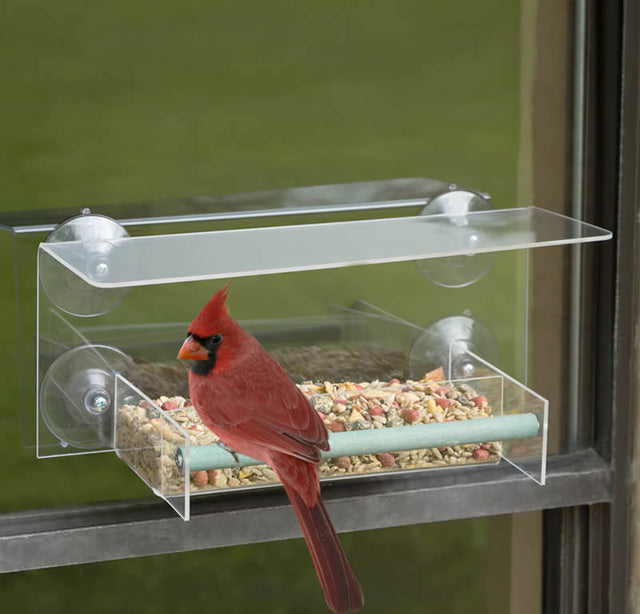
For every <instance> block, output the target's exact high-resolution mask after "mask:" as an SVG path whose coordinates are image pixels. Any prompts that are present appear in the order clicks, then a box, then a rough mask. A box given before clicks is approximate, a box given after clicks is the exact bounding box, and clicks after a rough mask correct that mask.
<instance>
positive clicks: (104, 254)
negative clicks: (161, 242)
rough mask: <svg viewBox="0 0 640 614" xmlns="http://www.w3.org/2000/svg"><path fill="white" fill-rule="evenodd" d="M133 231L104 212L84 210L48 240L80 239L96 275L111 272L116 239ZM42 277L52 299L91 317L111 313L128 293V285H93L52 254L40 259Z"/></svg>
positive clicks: (88, 267)
mask: <svg viewBox="0 0 640 614" xmlns="http://www.w3.org/2000/svg"><path fill="white" fill-rule="evenodd" d="M128 236H129V233H127V231H126V230H125V229H124V228H123V227H122V226H120V224H118V222H116V221H114V220H112V219H111V218H109V217H106V216H104V215H95V214H92V213H91V212H90V211H89V209H83V211H82V214H81V215H78V216H76V217H73V218H71V219H69V220H67V221H65V222H63V223H62V224H60V225H59V226H58V227H57V228H56V229H55V230H53V231H52V232H51V234H50V235H49V236H48V237H47V243H60V242H67V241H78V242H81V244H82V249H83V250H84V251H85V252H86V264H85V266H86V272H87V275H88V277H90V278H92V279H100V278H101V277H105V276H106V275H107V274H108V272H109V262H110V258H109V254H110V253H111V251H112V250H113V243H112V241H113V240H115V239H122V238H124V237H128ZM40 280H41V283H42V287H43V289H44V291H45V293H46V295H47V296H48V297H49V300H50V301H51V302H52V303H53V304H54V305H56V307H58V308H60V309H62V310H63V311H65V312H66V313H69V314H71V315H74V316H82V317H91V316H97V315H101V314H103V313H107V312H108V311H110V310H111V309H113V308H114V307H116V306H117V305H118V304H119V303H120V302H121V301H122V300H123V299H124V297H125V296H126V294H127V292H128V289H127V288H115V289H104V288H95V287H93V286H90V285H89V284H87V283H86V282H85V281H83V280H82V279H80V278H79V277H78V276H77V275H75V274H74V273H72V272H71V271H69V270H68V269H67V268H66V267H64V266H62V265H61V264H60V263H58V262H57V261H56V260H54V259H53V258H51V257H50V256H44V257H43V258H42V260H41V262H40Z"/></svg>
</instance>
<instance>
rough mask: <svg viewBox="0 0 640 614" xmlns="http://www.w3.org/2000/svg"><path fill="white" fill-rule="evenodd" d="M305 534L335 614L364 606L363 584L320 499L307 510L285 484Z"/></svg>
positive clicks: (291, 489)
mask: <svg viewBox="0 0 640 614" xmlns="http://www.w3.org/2000/svg"><path fill="white" fill-rule="evenodd" d="M284 487H285V490H286V491H287V494H288V495H289V499H290V500H291V504H292V505H293V509H294V511H295V513H296V516H297V517H298V520H299V522H300V526H301V527H302V532H303V533H304V536H305V539H306V540H307V545H308V546H309V552H310V553H311V558H312V559H313V563H314V565H315V567H316V572H317V574H318V578H319V579H320V584H321V585H322V590H323V591H324V597H325V599H326V601H327V605H328V606H329V608H330V609H331V610H332V611H333V612H335V613H336V614H346V613H347V612H354V611H356V610H359V609H360V608H361V607H362V606H363V604H364V596H363V595H362V589H361V588H360V584H359V583H358V580H357V579H356V577H355V574H354V573H353V570H352V569H351V565H349V561H347V557H346V556H345V554H344V552H343V550H342V546H340V542H339V541H338V536H337V535H336V531H335V529H334V528H333V524H332V523H331V519H330V518H329V514H327V510H326V509H325V507H324V504H323V503H322V499H320V498H318V503H317V504H316V505H315V506H314V507H308V506H307V504H306V503H305V502H304V501H303V499H302V497H300V495H299V494H298V493H297V492H296V490H295V489H294V487H292V486H289V485H287V484H286V483H285V484H284Z"/></svg>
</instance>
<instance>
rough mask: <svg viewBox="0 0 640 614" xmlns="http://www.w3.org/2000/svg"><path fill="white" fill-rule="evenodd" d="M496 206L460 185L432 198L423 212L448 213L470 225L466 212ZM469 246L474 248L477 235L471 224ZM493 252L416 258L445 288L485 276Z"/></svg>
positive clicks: (458, 223)
mask: <svg viewBox="0 0 640 614" xmlns="http://www.w3.org/2000/svg"><path fill="white" fill-rule="evenodd" d="M490 209H493V207H492V206H491V204H490V203H489V202H488V201H487V200H486V198H485V197H484V196H482V195H480V194H478V193H476V192H472V191H470V190H459V189H457V188H455V189H452V190H450V191H448V192H443V193H442V194H439V195H438V196H435V197H434V198H432V199H431V200H430V201H429V203H428V204H427V205H425V206H424V208H423V209H422V211H420V215H436V214H446V215H447V216H449V219H450V222H451V224H453V225H456V226H467V225H469V220H468V219H467V217H466V214H467V213H471V212H472V211H488V210H490ZM469 230H470V233H469V237H468V243H469V248H470V249H473V247H474V246H475V244H476V243H477V241H478V237H477V236H475V235H474V234H473V232H472V229H471V228H469ZM495 259H496V255H495V254H494V253H486V254H484V253H483V254H473V255H469V256H466V255H465V256H449V257H446V258H430V259H426V260H418V261H416V266H417V267H418V270H419V271H420V272H421V273H422V274H423V275H424V276H425V277H426V278H427V279H428V280H429V281H432V282H433V283H434V284H437V285H439V286H443V287H445V288H464V287H465V286H469V285H471V284H473V283H475V282H476V281H478V280H479V279H482V278H483V277H484V276H485V275H486V274H487V273H488V272H489V271H490V270H491V268H492V267H493V264H494V262H495Z"/></svg>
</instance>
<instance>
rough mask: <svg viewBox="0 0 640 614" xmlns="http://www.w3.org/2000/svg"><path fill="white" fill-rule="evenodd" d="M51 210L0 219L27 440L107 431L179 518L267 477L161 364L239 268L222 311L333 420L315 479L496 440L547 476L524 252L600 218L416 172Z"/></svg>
mask: <svg viewBox="0 0 640 614" xmlns="http://www.w3.org/2000/svg"><path fill="white" fill-rule="evenodd" d="M69 213H70V212H69V211H64V212H63V211H58V212H49V213H47V215H48V216H49V219H45V220H44V221H43V222H42V223H38V224H34V223H33V219H34V218H33V217H32V216H29V215H27V214H15V215H5V216H3V217H2V218H0V225H1V226H2V227H4V228H6V229H8V230H10V231H11V232H12V233H13V236H14V241H15V249H16V257H17V261H18V267H17V271H19V272H20V273H19V275H18V301H19V310H20V314H21V315H23V316H24V315H25V314H26V315H27V316H29V314H33V320H30V319H28V318H25V317H23V318H22V319H21V320H20V322H19V330H20V333H21V337H22V342H21V343H22V355H23V364H22V370H23V381H24V386H25V389H24V394H23V398H24V408H23V409H24V411H25V416H26V418H27V420H26V422H27V423H29V422H31V424H32V426H33V429H32V430H33V432H34V433H35V441H34V442H33V443H34V444H35V447H36V452H37V456H38V457H39V458H44V457H50V456H61V455H71V454H87V453H96V452H105V451H115V452H116V453H117V454H118V456H119V457H120V458H121V459H123V460H124V461H125V462H126V463H127V464H129V465H130V466H131V468H132V469H133V470H134V471H135V472H136V473H137V474H138V475H139V476H140V477H141V478H142V479H143V480H144V481H145V482H146V483H147V484H148V485H149V486H150V487H151V488H152V489H153V491H154V492H155V493H156V494H157V495H159V496H161V497H163V498H164V499H166V500H167V501H168V502H169V503H170V504H171V505H172V506H173V507H174V508H175V509H176V511H177V512H178V513H179V514H180V515H181V516H182V517H183V518H184V519H185V520H187V519H188V518H189V503H190V496H191V495H192V494H201V493H211V492H214V491H221V490H228V489H234V488H235V489H241V488H248V487H265V486H268V485H270V484H273V483H276V480H275V476H274V475H273V472H272V471H271V470H270V469H269V468H268V467H265V466H260V465H259V463H258V461H255V460H254V459H251V458H247V457H243V456H242V455H237V454H235V453H233V451H230V450H227V449H226V448H225V447H223V446H221V445H219V443H218V442H217V441H216V438H215V436H213V434H212V433H210V432H208V431H207V430H206V429H205V427H204V426H203V425H202V424H201V423H200V422H199V419H198V417H197V415H196V413H195V411H194V410H193V407H191V406H190V403H189V400H188V398H187V396H188V394H187V392H186V391H185V389H184V387H185V386H186V381H187V373H186V371H185V370H181V367H180V366H176V363H177V361H176V360H175V354H176V353H177V350H178V348H179V346H180V343H181V340H182V339H183V338H184V335H185V334H186V330H187V326H188V322H189V321H190V320H191V319H192V317H193V316H194V315H195V314H196V313H197V312H198V311H199V309H200V306H201V304H202V303H203V302H204V301H205V300H206V299H207V298H208V297H209V296H210V295H212V294H213V292H214V291H215V290H216V289H217V288H218V287H219V286H220V285H222V283H223V280H224V282H226V281H228V280H233V279H236V280H237V281H236V282H234V284H233V285H232V288H231V295H230V306H231V310H232V313H234V315H235V313H236V312H237V310H238V309H240V310H241V309H242V306H243V305H247V304H248V302H249V301H253V302H252V304H251V305H250V309H249V311H250V312H251V313H260V312H261V309H262V308H264V311H265V314H268V315H267V316H266V317H260V318H258V319H255V318H254V319H249V318H247V319H245V320H244V321H242V323H243V325H244V326H245V327H246V328H248V329H249V330H250V331H251V332H252V333H253V334H255V335H256V336H257V337H258V339H259V340H260V341H261V342H262V343H263V345H265V347H267V349H268V350H270V351H272V352H273V353H274V355H275V356H276V357H277V358H278V359H279V360H280V361H281V362H282V363H283V365H284V366H285V368H287V369H288V370H289V372H290V374H291V375H292V377H293V379H294V381H296V382H297V383H298V384H299V386H300V387H301V389H302V390H303V392H305V394H307V395H308V396H309V399H310V401H311V403H312V404H313V405H314V407H315V408H316V410H317V411H318V412H320V414H321V415H322V416H323V419H324V420H325V424H327V426H328V428H329V430H330V431H331V433H330V443H331V450H330V452H328V453H326V454H325V458H324V461H323V464H322V465H321V476H324V478H326V479H346V478H362V477H363V476H370V475H378V476H379V475H380V474H381V473H385V472H389V473H391V472H397V471H411V470H424V469H430V468H438V467H440V468H444V467H450V466H470V465H477V464H487V463H496V462H499V461H500V460H502V459H504V460H506V461H508V462H510V463H511V464H513V465H514V466H515V467H517V468H518V469H520V470H521V471H523V472H525V473H526V474H527V475H529V476H530V477H531V478H532V479H534V480H535V481H536V482H538V483H540V484H544V482H545V463H546V445H547V417H548V402H547V400H546V399H544V398H543V397H542V396H540V395H539V394H537V393H536V392H534V391H533V390H531V389H529V388H528V387H527V386H526V385H525V384H526V376H527V373H526V371H527V368H526V352H527V339H528V328H527V326H528V324H527V322H528V299H527V297H528V291H529V281H528V280H529V269H530V266H531V265H530V259H529V256H528V254H529V250H530V249H532V248H538V247H551V246H562V245H575V244H581V243H590V242H596V241H603V240H607V239H609V238H610V237H611V233H610V232H608V231H606V230H604V229H601V228H598V227H595V226H592V225H590V224H586V223H584V222H581V221H578V220H575V219H571V218H568V217H565V216H563V215H559V214H557V213H553V212H550V211H546V210H544V209H540V208H537V207H525V208H513V209H494V208H493V207H492V206H491V203H490V198H489V197H488V195H486V194H482V193H479V192H476V191H470V190H464V189H459V188H457V187H456V186H451V185H449V184H446V183H443V182H438V181H434V180H429V179H403V180H400V179H399V180H392V181H386V182H370V183H361V184H345V185H340V186H320V187H316V188H297V189H292V190H282V191H273V192H265V193H255V194H245V195H237V196H231V197H223V198H203V199H191V200H184V201H172V202H163V203H154V204H144V205H132V206H130V207H126V208H123V207H102V208H95V209H94V210H93V211H89V210H83V211H82V212H81V213H80V214H79V215H73V216H70V215H69ZM65 218H69V219H67V221H62V222H61V223H60V224H58V223H57V222H60V221H61V220H63V219H65ZM503 256H504V258H505V259H503V260H501V257H503ZM29 269H30V270H31V271H33V270H37V276H36V278H35V279H33V278H32V275H30V274H29V273H28V272H27V273H26V274H23V272H24V271H28V270H29ZM509 277H511V278H512V279H509ZM513 278H516V279H513ZM213 280H218V281H217V282H216V281H213ZM270 280H271V283H270ZM505 280H506V281H505ZM187 282H189V283H187ZM504 288H509V290H508V291H507V294H508V295H509V297H510V298H509V299H504V300H503V301H501V302H500V303H499V305H498V303H497V302H496V301H498V300H499V296H500V293H501V291H503V289H504ZM34 290H35V294H34V292H33V291H34ZM236 292H237V294H236ZM247 297H249V298H247ZM336 297H338V301H336ZM441 297H444V298H441ZM340 299H342V300H343V301H345V300H348V302H346V303H345V302H342V303H341V302H340ZM243 300H244V303H243V302H242V301H243ZM505 302H506V303H507V305H505V304H504V303H505ZM483 305H484V307H483ZM496 305H498V307H496ZM390 306H391V307H390ZM423 307H424V313H425V314H428V313H430V309H431V310H432V311H433V313H434V314H436V315H435V316H434V317H433V318H432V319H431V320H430V321H428V322H426V323H425V322H424V321H419V320H418V319H417V317H418V316H416V315H415V314H417V313H419V312H420V310H421V309H422V308H423ZM507 309H509V310H510V311H508V314H509V315H508V317H506V318H505V317H503V315H500V314H503V312H504V313H506V310H507ZM483 310H484V313H485V317H482V315H480V316H479V315H478V312H480V313H481V314H482V313H483ZM408 311H409V312H413V314H414V316H413V317H407V315H406V312H408ZM274 313H282V314H283V315H282V316H281V317H274V315H273V314H274ZM494 313H495V316H494V315H493V314H494ZM236 317H237V316H236ZM492 318H495V319H494V320H493V321H489V322H487V320H491V319H492ZM240 319H241V320H242V318H240ZM32 322H34V323H35V344H32V341H31V340H32V334H33V328H32ZM34 345H35V348H34ZM505 348H506V350H505ZM508 373H510V374H508ZM248 382H249V383H248V385H250V377H249V380H248ZM523 382H524V383H523ZM34 410H35V411H34ZM34 414H35V416H34ZM32 416H33V418H31V417H32ZM27 443H29V442H27Z"/></svg>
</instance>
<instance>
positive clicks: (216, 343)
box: [211, 333, 222, 346]
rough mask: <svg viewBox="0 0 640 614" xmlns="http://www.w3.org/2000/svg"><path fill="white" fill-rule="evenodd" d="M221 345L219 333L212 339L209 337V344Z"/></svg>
mask: <svg viewBox="0 0 640 614" xmlns="http://www.w3.org/2000/svg"><path fill="white" fill-rule="evenodd" d="M221 343H222V335H221V334H219V333H216V334H215V335H213V337H211V344H212V345H214V346H218V345H220V344H221Z"/></svg>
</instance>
